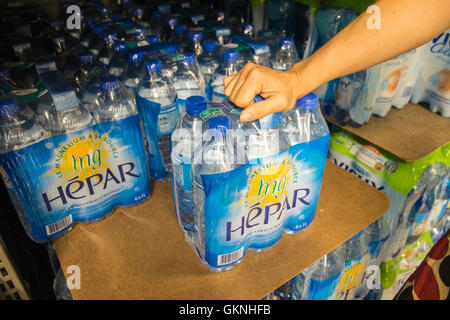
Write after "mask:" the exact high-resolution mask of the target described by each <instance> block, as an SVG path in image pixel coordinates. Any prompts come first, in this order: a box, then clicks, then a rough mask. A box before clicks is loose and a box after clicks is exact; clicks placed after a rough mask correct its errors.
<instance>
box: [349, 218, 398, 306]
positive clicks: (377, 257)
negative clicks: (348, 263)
mask: <svg viewBox="0 0 450 320" xmlns="http://www.w3.org/2000/svg"><path fill="white" fill-rule="evenodd" d="M365 236H366V239H367V245H368V247H369V260H368V262H367V267H366V268H365V270H364V274H363V276H362V277H361V282H360V284H359V286H358V289H357V292H356V294H355V299H364V298H365V297H366V296H367V295H368V294H369V291H370V290H371V289H372V290H381V291H382V288H381V285H380V281H379V269H378V268H379V266H380V263H381V261H382V259H383V257H384V253H385V249H386V247H387V244H388V240H389V237H390V236H391V228H390V226H389V224H388V223H387V221H386V219H385V218H383V217H381V218H380V219H378V220H377V221H375V222H374V223H372V224H371V225H370V226H369V227H367V229H366V230H365ZM369 267H370V269H369ZM374 272H377V273H378V274H376V275H375V276H376V279H375V283H372V285H369V281H370V280H371V279H370V278H372V277H373V273H374ZM372 295H373V294H372Z"/></svg>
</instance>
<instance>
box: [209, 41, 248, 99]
mask: <svg viewBox="0 0 450 320" xmlns="http://www.w3.org/2000/svg"><path fill="white" fill-rule="evenodd" d="M237 60H238V52H237V51H236V50H234V49H226V50H224V51H223V52H222V63H221V64H220V65H219V66H218V67H217V69H216V71H215V72H214V76H213V78H212V81H211V100H212V101H213V102H222V101H224V100H225V99H226V98H227V97H226V95H225V94H224V90H225V88H224V85H223V79H224V78H225V77H227V76H231V75H233V74H236V73H238V72H239V70H240V69H241V65H240V64H238V63H237Z"/></svg>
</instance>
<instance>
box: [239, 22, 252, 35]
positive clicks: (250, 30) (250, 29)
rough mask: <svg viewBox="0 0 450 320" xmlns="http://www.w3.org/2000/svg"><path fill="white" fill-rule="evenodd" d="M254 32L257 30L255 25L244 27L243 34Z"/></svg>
mask: <svg viewBox="0 0 450 320" xmlns="http://www.w3.org/2000/svg"><path fill="white" fill-rule="evenodd" d="M253 30H255V26H254V25H253V23H244V24H243V25H242V32H243V33H249V32H253Z"/></svg>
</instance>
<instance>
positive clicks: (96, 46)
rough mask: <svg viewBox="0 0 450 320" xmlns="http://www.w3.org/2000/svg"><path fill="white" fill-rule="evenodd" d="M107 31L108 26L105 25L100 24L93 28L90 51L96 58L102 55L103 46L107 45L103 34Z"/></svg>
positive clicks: (89, 45) (89, 42) (89, 44)
mask: <svg viewBox="0 0 450 320" xmlns="http://www.w3.org/2000/svg"><path fill="white" fill-rule="evenodd" d="M105 31H106V26H105V25H104V24H98V25H95V26H93V27H92V29H91V35H90V36H89V40H88V50H89V52H91V53H92V54H93V55H95V56H96V57H97V56H98V55H99V54H100V52H101V50H102V49H103V46H104V45H105V40H104V37H103V34H104V33H105Z"/></svg>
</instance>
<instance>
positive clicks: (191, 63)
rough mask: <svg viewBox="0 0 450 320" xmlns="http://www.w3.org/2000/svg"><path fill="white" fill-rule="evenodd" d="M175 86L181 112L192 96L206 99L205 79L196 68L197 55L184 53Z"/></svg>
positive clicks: (174, 79)
mask: <svg viewBox="0 0 450 320" xmlns="http://www.w3.org/2000/svg"><path fill="white" fill-rule="evenodd" d="M173 86H174V88H175V90H176V91H177V96H178V105H179V107H180V112H182V111H184V104H185V102H186V99H187V98H189V97H190V96H203V97H205V95H206V94H205V79H204V78H203V75H202V74H201V72H200V70H199V69H198V67H197V66H196V58H195V55H194V54H193V53H191V52H185V53H184V59H182V60H180V61H178V68H177V71H176V72H175V74H174V75H173Z"/></svg>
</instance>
